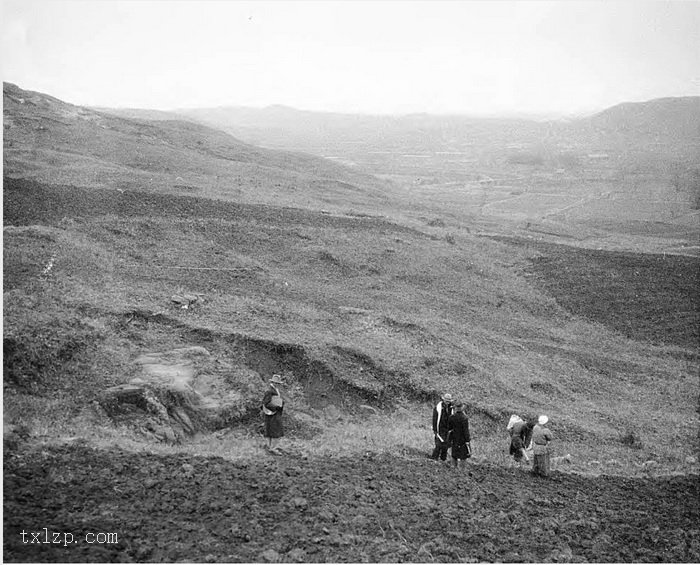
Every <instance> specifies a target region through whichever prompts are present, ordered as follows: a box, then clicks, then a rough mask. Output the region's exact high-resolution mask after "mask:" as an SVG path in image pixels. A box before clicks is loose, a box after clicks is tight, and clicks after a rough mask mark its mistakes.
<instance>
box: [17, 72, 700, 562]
mask: <svg viewBox="0 0 700 565" xmlns="http://www.w3.org/2000/svg"><path fill="white" fill-rule="evenodd" d="M5 100H6V103H5V114H4V117H5V148H4V149H5V152H4V158H5V177H4V184H3V196H4V200H3V202H4V206H3V224H4V226H3V263H4V270H3V291H4V294H3V322H4V327H3V373H4V399H3V400H4V427H5V461H6V465H5V469H4V471H5V485H6V491H5V492H6V499H5V506H6V512H5V520H4V534H5V536H4V537H5V540H6V541H5V551H6V557H7V558H8V560H12V561H22V560H25V561H26V560H37V561H51V560H56V559H57V558H58V559H63V560H78V561H89V560H105V561H106V560H110V559H120V560H125V559H128V560H135V561H162V560H181V559H189V560H193V559H196V560H200V561H202V560H204V561H223V560H228V561H236V560H240V561H251V560H258V561H279V560H289V561H299V560H301V561H303V560H316V559H318V560H349V559H357V558H362V559H366V560H418V561H441V560H453V561H456V560H459V561H464V560H465V559H467V558H470V559H476V560H492V559H493V560H504V559H505V560H516V561H517V560H526V561H527V560H531V561H544V560H553V561H563V560H568V561H572V560H573V561H577V560H583V559H584V558H585V559H586V560H598V561H604V560H606V559H611V560H633V561H634V560H654V559H658V558H659V556H666V557H669V558H672V559H673V560H684V559H685V560H689V561H692V560H693V559H694V558H695V557H696V556H698V555H700V545H698V540H699V539H700V537H699V536H700V532H698V531H697V527H696V524H697V520H696V518H697V509H696V508H695V507H693V506H692V505H689V506H683V505H682V504H681V502H682V501H684V500H685V501H687V500H689V499H690V497H692V496H693V495H694V494H696V491H697V481H696V478H697V472H698V457H697V456H698V449H699V448H700V443H699V440H700V437H699V436H698V429H699V427H698V415H699V409H700V406H699V403H698V402H699V397H698V392H699V391H698V382H697V375H698V372H699V371H700V361H699V359H698V350H697V340H698V323H699V322H700V319H699V312H700V296H699V294H698V293H699V289H700V284H698V283H700V281H699V280H698V273H699V271H698V266H699V265H698V260H697V258H694V257H692V256H689V255H682V254H673V255H670V254H669V255H664V254H658V255H657V254H648V253H646V254H642V253H631V252H629V251H627V252H624V253H623V252H614V251H607V250H603V249H590V248H586V247H584V246H578V247H574V246H567V245H561V244H553V243H551V242H548V241H545V240H544V239H540V238H534V237H520V236H518V235H517V234H518V230H517V229H513V224H514V222H510V223H507V222H500V221H498V220H497V219H496V218H494V217H491V218H490V219H485V218H483V217H480V216H476V215H472V214H471V213H469V212H466V211H464V210H462V209H461V208H460V207H459V206H458V205H457V203H456V202H452V201H449V200H447V199H446V200H441V201H440V202H433V201H432V200H431V192H430V190H429V189H427V188H426V187H425V186H420V187H419V188H418V190H417V192H416V193H411V192H406V191H405V190H403V189H399V190H397V189H396V186H395V185H394V186H389V185H386V184H385V183H383V182H382V181H379V180H377V179H375V178H373V177H371V176H369V175H367V174H365V173H362V172H360V171H357V170H352V169H347V168H345V167H342V166H340V165H338V164H334V163H330V162H328V161H324V160H322V159H320V158H317V157H311V156H308V155H299V154H293V153H286V152H280V151H267V150H264V149H260V148H256V147H253V146H250V145H247V144H245V143H243V142H240V141H238V140H236V139H234V138H231V137H230V136H228V135H226V134H224V133H222V132H219V131H216V130H211V129H208V128H205V127H203V126H200V125H196V124H191V123H186V122H170V121H166V122H160V121H155V122H145V121H138V120H131V119H126V118H118V117H114V116H109V115H106V114H102V113H99V112H95V111H91V110H87V109H84V108H80V107H75V106H70V105H68V104H64V103H63V102H60V101H58V100H56V99H53V98H51V97H49V96H46V95H43V94H38V93H29V92H25V91H21V90H19V89H18V88H17V87H13V86H11V85H5ZM178 179H179V180H178ZM217 179H218V180H217ZM292 186H293V187H294V188H293V189H292ZM402 193H403V196H402V197H399V195H400V194H402ZM433 195H434V194H433ZM380 213H381V215H380ZM516 223H517V222H516ZM533 227H537V228H538V229H540V230H546V229H547V227H548V226H545V225H543V224H538V225H537V226H533ZM533 233H537V232H535V231H534V230H530V231H529V234H530V235H531V236H532V234H533ZM542 235H544V234H542ZM628 237H629V238H630V239H629V240H628V242H632V241H635V235H634V233H629V234H628ZM557 239H558V240H559V241H560V242H561V241H562V239H563V238H562V237H561V232H559V235H558V236H557ZM571 239H572V241H574V242H578V243H581V242H580V241H578V240H576V238H575V237H572V238H571ZM586 243H587V245H588V246H589V247H590V241H588V242H586ZM623 243H625V242H624V241H623ZM645 245H647V243H646V242H643V246H645ZM185 295H187V296H193V297H195V299H194V300H193V301H191V302H189V303H187V304H184V306H187V307H184V306H183V304H182V302H180V301H178V300H176V297H181V296H185ZM192 346H197V347H199V348H204V349H205V350H206V357H205V360H204V361H202V364H201V365H199V366H198V369H197V371H198V373H197V378H200V377H201V378H202V379H204V380H205V384H206V383H207V382H208V383H209V384H210V385H211V386H212V387H213V388H212V390H214V391H215V392H217V393H218V394H219V395H221V396H222V397H224V396H225V397H226V398H230V399H234V401H235V403H234V404H232V408H231V410H230V411H229V412H227V413H225V414H224V415H223V416H222V417H221V418H220V419H219V420H217V421H216V424H215V425H213V424H212V425H210V426H209V427H200V428H198V429H199V432H198V433H196V434H189V435H187V436H186V437H185V436H183V437H180V438H179V443H178V438H177V437H173V438H171V439H170V440H169V439H168V437H161V436H158V435H156V431H157V430H154V429H151V428H148V419H147V417H149V416H148V406H149V405H147V406H146V408H143V407H141V408H138V406H137V407H136V408H132V409H130V410H132V412H129V411H128V410H127V413H126V414H125V415H123V417H122V418H118V417H114V415H113V414H109V413H108V412H107V411H106V409H105V406H104V404H103V403H101V399H102V398H103V396H102V395H103V393H104V391H105V390H106V389H108V388H110V387H115V386H118V385H125V384H127V383H132V384H133V382H134V379H135V378H136V377H138V378H141V376H142V373H141V372H139V365H138V363H137V360H138V359H139V358H142V357H143V356H144V354H149V353H153V352H169V351H172V350H173V349H182V348H187V347H192ZM273 373H280V374H282V375H284V377H285V378H286V380H287V382H288V384H289V386H288V387H287V389H286V392H285V394H286V398H287V406H286V408H285V425H286V430H287V433H286V437H285V438H284V443H285V449H286V456H285V458H278V459H274V458H273V456H272V455H269V454H267V453H266V452H265V450H264V449H263V447H262V445H263V440H262V437H261V432H260V416H259V409H260V398H261V394H262V391H263V390H264V388H265V386H266V380H267V379H268V378H269V376H270V375H271V374H273ZM206 379H209V380H208V381H207V380H206ZM216 379H219V381H216ZM217 382H218V383H219V384H218V385H217V386H221V388H219V389H216V388H215V387H214V384H211V383H215V384H216V383H217ZM445 391H449V392H451V393H452V394H453V395H454V396H456V397H457V398H458V399H460V400H463V401H464V402H465V403H466V405H467V412H468V415H469V418H470V422H471V429H472V435H473V442H472V445H473V449H474V456H473V458H472V459H471V461H470V465H471V470H469V471H468V473H467V474H465V475H458V474H448V473H449V472H448V470H447V469H445V468H443V467H441V466H440V464H439V463H435V462H432V461H426V460H425V455H427V454H428V453H429V452H430V450H431V449H432V439H433V438H432V432H431V430H430V418H431V410H432V405H433V403H434V402H435V401H436V400H437V398H438V397H439V395H440V394H441V393H443V392H445ZM177 398H179V397H176V399H175V400H177ZM232 402H233V401H232ZM177 407H178V408H179V406H177ZM512 413H519V414H522V415H526V416H534V415H537V414H541V413H546V414H547V415H549V417H550V420H551V428H552V429H553V430H554V433H555V436H556V441H555V448H554V449H555V452H554V455H555V456H556V457H557V458H556V459H555V462H554V467H555V468H556V469H557V470H558V471H559V473H558V474H557V475H556V476H555V477H554V478H553V480H552V482H551V483H550V485H552V486H549V485H545V483H542V482H540V481H538V480H537V479H535V478H530V477H526V476H524V475H523V474H521V473H519V472H517V471H516V470H514V469H510V468H509V465H510V461H509V458H508V453H507V447H508V441H507V436H506V432H505V425H506V422H507V420H508V417H509V416H510V414H512ZM156 438H160V439H162V440H164V441H157V439H156ZM165 440H168V441H165ZM64 444H68V445H64ZM221 458H223V459H221ZM431 465H433V466H432V467H431ZM86 473H87V474H90V476H91V477H93V475H94V477H98V478H94V477H93V479H91V480H89V481H88V480H87V479H86V477H85V476H84V475H85V474H86ZM266 474H269V476H272V477H276V479H275V480H276V481H281V482H279V484H280V485H283V487H280V489H279V492H277V491H275V492H276V493H277V494H280V497H277V494H275V495H274V496H272V495H270V494H269V493H268V491H267V490H265V488H261V489H260V490H258V482H259V481H258V479H256V478H255V477H258V478H259V477H261V476H263V475H266ZM669 474H674V475H684V476H683V477H674V478H668V477H666V475H669ZM603 475H623V476H626V477H630V476H632V477H635V478H634V479H630V478H621V477H619V476H618V477H609V476H608V477H603ZM657 475H658V476H657ZM688 475H689V476H688ZM322 477H325V479H322ZM261 480H262V479H261ZM37 481H39V482H41V484H42V485H43V486H44V487H45V488H43V489H39V490H40V491H41V492H40V494H38V495H36V496H29V495H28V493H31V492H33V491H35V490H36V488H38V487H37V486H36V484H37ZM264 481H266V482H265V485H267V484H268V482H267V478H265V479H264ZM324 481H325V482H324ZM465 484H467V485H468V488H467V487H465ZM7 485H10V486H9V488H8V486H7ZM265 485H262V484H261V485H260V486H265ZM320 485H321V486H323V488H321V486H320ZM465 488H466V490H465ZM115 489H116V490H115ZM114 492H117V493H118V494H119V500H120V501H124V500H128V501H129V503H128V504H127V505H124V504H123V503H121V502H118V503H115V502H114ZM392 492H393V493H395V496H396V497H398V499H400V501H401V502H400V503H399V504H397V503H396V499H395V498H394V500H393V501H392V499H391V497H390V496H389V493H392ZM649 492H654V493H656V494H657V495H658V496H657V498H656V499H653V500H652V499H650V497H649V496H647V494H646V493H649ZM67 493H69V494H70V496H68V494H67ZM405 493H409V494H410V497H409V498H406V497H405V496H404V494H405ZM455 493H458V495H455ZM573 493H575V494H573ZM630 493H632V494H633V496H630ZM435 496H437V497H438V499H439V500H442V499H447V498H449V497H450V496H455V499H454V500H455V504H454V505H450V504H446V505H445V508H444V509H443V508H442V507H441V506H440V507H438V506H437V505H436V504H435V502H434V499H435ZM431 497H433V498H432V499H433V502H431V501H430V500H429V499H430V498H431ZM679 501H681V502H679ZM679 504H681V506H682V511H681V512H678V511H677V510H678V508H680V506H679ZM134 505H135V506H134ZM460 505H461V506H460ZM650 505H651V506H650ZM127 506H128V510H127V509H126V508H127ZM652 506H653V508H654V509H655V510H654V512H655V516H662V519H659V520H656V521H654V522H653V523H651V522H649V520H648V516H649V514H650V512H651V511H652ZM659 507H661V508H662V509H663V511H662V513H661V514H658V508H659ZM262 508H265V511H264V512H262V511H257V510H256V509H262ZM241 509H243V510H241ZM457 509H459V510H457ZM248 510H250V512H253V513H254V516H255V518H251V516H250V515H249V514H248ZM273 514H274V516H276V520H277V521H278V522H279V521H280V519H279V517H280V516H282V517H283V518H284V519H283V520H281V522H282V523H288V524H294V525H295V527H294V528H289V529H285V530H281V529H278V530H276V533H277V537H275V539H274V540H273V541H271V540H270V537H269V531H270V528H272V527H273V524H272V522H271V520H272V516H273ZM222 515H223V517H222ZM630 515H631V516H632V517H631V518H630ZM533 516H534V518H533ZM42 520H44V521H47V522H46V523H47V524H48V523H49V522H50V523H51V524H52V525H51V527H52V528H56V529H61V530H62V531H66V532H69V531H70V532H76V535H79V534H80V532H82V530H80V528H83V529H85V528H102V531H105V532H106V531H120V532H121V535H122V536H126V540H127V541H122V544H121V545H119V544H115V545H114V546H113V547H107V546H103V545H101V546H99V547H98V546H94V547H93V546H91V547H88V546H87V545H84V544H83V545H75V546H74V547H71V548H68V549H67V550H66V552H63V553H56V551H57V550H58V549H59V548H58V547H51V548H43V546H42V548H43V549H42V548H38V547H32V546H28V545H24V544H22V543H21V542H20V538H19V537H18V530H17V529H18V528H21V527H24V526H23V524H29V523H35V522H36V523H37V524H39V523H43V522H42ZM533 520H534V521H533ZM514 522H515V523H525V524H528V528H529V529H527V530H526V531H525V533H522V535H520V537H518V538H517V539H516V540H515V541H514V547H515V548H516V549H517V551H516V550H512V551H509V550H507V548H506V547H505V545H504V544H503V540H504V539H511V538H510V537H509V535H510V533H511V532H512V530H513V523H514ZM455 523H457V524H458V526H457V527H455V528H453V527H452V524H455ZM202 524H204V525H205V526H202ZM694 524H695V525H694ZM297 526H299V527H297ZM202 527H204V528H205V529H206V533H204V534H202V535H199V534H197V535H198V538H197V539H198V540H199V542H201V543H199V542H198V543H194V542H193V541H192V536H193V535H194V534H193V532H198V531H199V530H198V529H199V528H202ZM475 528H476V529H477V530H478V533H477V530H475ZM78 530H80V531H78ZM453 530H454V532H453ZM444 531H448V532H450V533H449V535H448V534H445V536H446V537H440V534H439V532H444ZM378 532H380V533H378ZM640 532H642V533H643V536H642V538H643V540H644V541H643V543H640V542H639V538H640ZM679 532H681V533H679ZM632 533H633V535H632ZM229 534H230V535H229ZM533 536H534V537H533ZM123 539H125V538H122V540H123ZM232 539H233V540H234V542H235V543H234V544H232V543H231V540H232ZM533 539H536V540H537V542H536V543H535V544H533V543H532V540H533ZM552 539H556V540H558V541H557V543H556V544H553V542H551V540H552ZM178 540H179V541H178ZM447 545H449V546H450V547H452V548H453V550H451V551H449V552H445V551H443V550H442V549H441V548H442V547H443V546H447ZM63 549H65V548H63ZM270 551H273V553H270Z"/></svg>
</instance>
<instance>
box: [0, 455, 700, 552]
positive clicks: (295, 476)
mask: <svg viewBox="0 0 700 565" xmlns="http://www.w3.org/2000/svg"><path fill="white" fill-rule="evenodd" d="M4 481H5V482H4V491H5V500H4V559H5V561H8V562H22V561H24V562H27V561H39V562H47V561H53V562H56V561H61V562H75V561H83V562H86V561H93V562H94V561H100V562H105V561H122V562H132V561H140V562H144V561H147V562H161V561H183V560H184V561H193V562H203V561H211V562H213V561H233V562H260V561H286V562H290V561H305V562H343V561H354V562H363V561H373V562H386V561H393V562H397V561H419V562H432V561H436V562H457V561H489V562H493V561H526V562H542V561H575V562H586V561H591V562H651V561H656V562H658V561H666V562H668V561H672V562H698V561H700V508H699V506H698V500H699V499H700V481H699V480H698V477H697V476H683V477H669V478H648V479H629V478H621V477H606V476H602V477H597V478H591V477H581V476H577V475H573V474H565V473H559V472H556V473H554V474H553V476H552V477H551V478H550V479H541V478H536V477H533V476H531V475H530V474H529V473H527V472H526V471H524V470H519V469H505V468H501V467H495V466H487V465H471V466H469V467H468V468H467V469H465V470H464V471H455V470H453V469H452V468H450V466H449V465H448V464H445V463H441V462H434V461H431V460H428V459H425V458H424V457H422V456H418V455H417V456H415V457H392V456H389V455H373V454H366V455H364V456H358V457H356V458H326V459H311V458H309V459H306V458H302V457H297V456H295V455H293V454H289V455H285V456H281V457H280V456H277V457H275V456H272V455H267V454H265V455H263V454H262V452H261V457H260V458H259V459H257V460H253V461H250V462H249V463H241V462H231V461H227V460H224V459H219V458H203V457H193V456H188V455H172V456H163V455H160V456H156V455H152V454H147V453H140V454H135V453H127V452H122V451H98V450H94V449H92V448H88V447H85V446H81V445H66V446H62V447H53V448H44V449H38V448H35V449H32V450H27V451H23V452H6V453H5V468H4ZM44 528H46V530H44ZM22 532H26V535H25V536H24V539H25V540H26V541H27V542H28V543H23V538H22V536H21V533H22ZM30 532H35V533H37V532H41V535H40V536H39V535H37V538H38V539H39V540H41V541H42V542H43V541H46V539H49V541H53V540H54V538H56V536H55V534H56V533H60V538H56V539H59V540H60V543H56V544H54V543H30V542H32V541H36V538H32V536H31V534H30ZM47 533H48V536H47ZM66 533H71V534H73V540H74V543H69V544H68V545H67V546H66V545H65V539H66V536H64V534H66ZM87 533H93V534H95V533H116V534H117V535H118V538H117V539H118V543H116V544H108V543H93V544H89V543H87V541H86V534H87ZM68 539H69V540H70V539H71V538H70V537H68ZM90 539H91V540H93V541H94V540H95V538H94V537H91V538H90ZM102 539H104V538H102ZM113 541H114V540H113Z"/></svg>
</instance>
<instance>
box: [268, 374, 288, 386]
mask: <svg viewBox="0 0 700 565" xmlns="http://www.w3.org/2000/svg"><path fill="white" fill-rule="evenodd" d="M270 382H271V383H275V384H278V385H283V384H285V382H284V380H283V379H282V377H281V376H280V375H272V378H271V379H270Z"/></svg>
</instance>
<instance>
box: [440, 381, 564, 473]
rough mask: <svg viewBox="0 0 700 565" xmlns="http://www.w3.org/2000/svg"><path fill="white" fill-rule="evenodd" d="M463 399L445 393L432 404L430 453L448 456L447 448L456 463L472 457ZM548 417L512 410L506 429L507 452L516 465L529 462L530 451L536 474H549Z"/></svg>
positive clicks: (444, 459) (441, 458) (550, 433)
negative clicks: (508, 437) (520, 413)
mask: <svg viewBox="0 0 700 565" xmlns="http://www.w3.org/2000/svg"><path fill="white" fill-rule="evenodd" d="M464 410H465V407H464V403H462V402H455V401H454V400H453V398H452V395H451V394H449V393H445V394H443V395H442V397H441V398H440V401H439V402H438V403H437V404H436V405H435V408H433V435H434V437H435V449H433V453H432V455H431V458H432V459H435V460H442V461H446V460H447V452H448V451H449V450H450V449H451V450H452V461H453V462H454V466H455V467H458V466H459V464H460V461H464V460H466V459H468V458H469V457H471V454H472V450H471V434H470V433H469V419H468V418H467V415H466V414H465V411H464ZM548 422H549V418H548V417H547V416H545V415H541V416H539V417H538V418H536V419H535V418H530V419H527V420H525V419H523V418H521V417H520V416H518V415H516V414H514V415H512V416H511V418H510V421H509V422H508V425H507V427H506V429H507V430H508V433H509V434H510V446H509V454H510V455H512V456H513V459H514V460H515V462H516V463H517V464H518V465H522V463H523V460H524V461H525V463H530V456H529V455H528V452H530V451H531V452H532V454H533V462H532V472H533V473H534V474H535V475H538V476H543V477H547V476H549V469H550V466H549V460H550V446H549V444H550V442H551V441H552V440H553V439H554V436H553V435H552V432H551V430H549V428H547V427H546V426H547V423H548Z"/></svg>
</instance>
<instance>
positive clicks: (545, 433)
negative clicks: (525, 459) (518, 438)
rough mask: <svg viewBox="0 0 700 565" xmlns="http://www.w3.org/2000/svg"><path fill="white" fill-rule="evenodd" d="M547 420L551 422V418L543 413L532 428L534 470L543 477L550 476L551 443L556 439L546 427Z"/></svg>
mask: <svg viewBox="0 0 700 565" xmlns="http://www.w3.org/2000/svg"><path fill="white" fill-rule="evenodd" d="M547 422H549V418H548V417H547V416H545V415H542V416H540V417H539V418H538V419H537V423H536V424H535V427H534V428H532V451H533V454H534V462H533V465H532V472H533V473H534V474H535V475H539V476H542V477H548V476H549V453H550V447H549V444H550V442H551V441H552V440H553V439H554V436H553V435H552V432H551V431H550V430H549V429H548V428H546V427H545V426H546V425H547Z"/></svg>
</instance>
